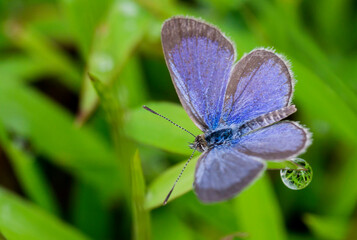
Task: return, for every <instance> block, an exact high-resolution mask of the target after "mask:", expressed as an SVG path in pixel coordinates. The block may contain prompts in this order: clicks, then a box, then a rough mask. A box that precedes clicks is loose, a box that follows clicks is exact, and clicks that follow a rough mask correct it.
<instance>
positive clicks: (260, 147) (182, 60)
mask: <svg viewBox="0 0 357 240" xmlns="http://www.w3.org/2000/svg"><path fill="white" fill-rule="evenodd" d="M161 37H162V46H163V51H164V55H165V60H166V64H167V66H168V69H169V71H170V75H171V78H172V81H173V83H174V86H175V89H176V92H177V94H178V96H179V99H180V101H181V104H182V106H183V107H184V109H185V110H186V112H187V113H188V115H189V117H190V118H191V119H192V121H193V122H194V123H195V124H196V126H197V127H198V128H199V129H201V130H202V132H203V134H201V135H199V136H197V137H196V138H195V142H194V143H193V144H191V148H193V149H195V150H198V151H200V152H202V154H201V156H200V157H199V160H198V162H197V165H196V171H195V178H194V184H193V185H194V191H195V193H196V194H197V196H198V198H199V199H200V200H201V201H203V202H206V203H210V202H218V201H223V200H226V199H229V198H232V197H234V196H235V195H237V194H238V193H239V192H241V191H242V190H243V189H244V188H246V187H247V186H248V185H250V184H252V182H253V181H254V180H255V179H257V178H258V177H259V176H260V175H261V174H262V172H263V171H264V170H265V168H266V160H286V159H291V158H293V157H295V156H297V155H299V154H301V153H302V152H304V151H305V150H306V148H307V147H308V145H310V143H311V134H310V133H309V131H308V130H307V129H306V128H304V127H302V126H301V125H300V124H298V123H297V122H292V121H282V122H279V121H280V120H282V119H284V118H286V117H287V116H289V115H291V114H293V113H294V112H295V111H296V108H295V106H294V105H291V98H292V96H293V91H294V79H293V76H292V73H291V72H290V70H289V66H288V64H287V63H286V61H285V60H284V58H282V57H281V56H279V55H277V54H275V53H274V52H273V51H271V50H268V49H256V50H253V51H252V52H250V53H249V54H247V55H245V56H243V57H242V59H240V60H239V61H238V62H235V60H236V53H235V49H234V47H233V45H232V43H231V42H230V41H229V40H228V39H227V38H226V37H225V36H224V35H223V34H222V32H221V31H220V30H219V29H217V28H216V27H214V26H212V25H210V24H207V23H204V22H202V21H200V20H197V19H193V18H186V17H173V18H171V19H169V20H167V21H166V22H165V23H164V25H163V27H162V31H161Z"/></svg>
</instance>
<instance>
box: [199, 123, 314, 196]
mask: <svg viewBox="0 0 357 240" xmlns="http://www.w3.org/2000/svg"><path fill="white" fill-rule="evenodd" d="M310 142H311V140H310V133H309V132H308V131H307V129H305V128H303V127H302V126H300V125H299V124H298V123H296V122H289V121H284V122H281V123H277V124H274V125H271V126H269V127H266V128H262V129H259V130H257V131H255V132H253V133H250V134H247V135H245V136H243V137H242V138H241V139H239V140H236V141H233V142H231V144H230V145H228V144H227V145H220V146H216V147H214V148H212V149H210V150H208V151H207V152H204V153H203V154H202V155H201V156H200V158H199V160H198V163H197V165H196V172H195V181H194V189H195V192H196V194H197V196H198V198H199V199H200V200H201V201H203V202H207V203H209V202H218V201H223V200H227V199H229V198H232V197H233V196H235V195H236V194H238V193H239V192H240V191H242V190H243V189H244V188H245V187H247V186H248V185H249V184H251V183H252V182H253V181H254V180H255V179H257V178H258V177H259V176H260V174H261V172H262V171H263V170H264V169H265V163H264V161H263V159H266V160H282V159H287V158H291V157H293V156H296V155H299V154H300V153H302V152H303V151H305V149H306V147H307V146H308V145H309V144H310Z"/></svg>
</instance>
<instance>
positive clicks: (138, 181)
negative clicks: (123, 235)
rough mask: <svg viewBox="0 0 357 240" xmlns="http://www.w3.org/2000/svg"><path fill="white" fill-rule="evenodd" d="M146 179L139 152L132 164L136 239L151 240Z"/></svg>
mask: <svg viewBox="0 0 357 240" xmlns="http://www.w3.org/2000/svg"><path fill="white" fill-rule="evenodd" d="M145 190H146V189H145V179H144V176H143V170H142V168H141V161H140V157H139V152H138V151H137V152H136V153H135V155H134V158H133V160H132V162H131V191H132V196H131V200H132V206H133V225H134V229H133V230H134V239H138V240H141V239H143V240H145V239H150V233H151V229H150V215H149V210H147V209H145V207H144V203H145Z"/></svg>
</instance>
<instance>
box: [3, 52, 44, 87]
mask: <svg viewBox="0 0 357 240" xmlns="http://www.w3.org/2000/svg"><path fill="white" fill-rule="evenodd" d="M46 73H50V72H48V68H47V67H46V66H45V64H43V63H42V62H39V61H35V60H34V59H31V58H30V57H28V56H26V55H22V54H21V55H20V54H18V55H15V54H13V55H11V56H9V57H3V58H2V59H1V60H0V75H1V78H2V79H1V81H8V79H13V80H16V81H28V80H33V79H34V78H35V77H38V76H41V75H44V74H46Z"/></svg>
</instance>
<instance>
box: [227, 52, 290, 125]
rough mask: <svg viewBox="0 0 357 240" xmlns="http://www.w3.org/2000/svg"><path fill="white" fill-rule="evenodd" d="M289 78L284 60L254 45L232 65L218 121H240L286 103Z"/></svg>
mask: <svg viewBox="0 0 357 240" xmlns="http://www.w3.org/2000/svg"><path fill="white" fill-rule="evenodd" d="M293 84H294V83H293V78H292V76H291V74H290V71H289V68H288V66H287V64H286V62H285V61H284V60H283V59H282V58H281V57H280V56H278V55H277V54H275V53H274V52H272V51H270V50H266V49H258V50H254V51H252V52H251V53H249V54H248V55H246V56H244V57H243V58H242V59H241V60H240V61H239V62H238V63H236V65H235V66H234V68H233V71H232V75H231V77H230V80H229V83H228V87H227V92H226V96H225V103H224V108H223V116H222V120H221V122H223V123H224V124H226V125H230V124H235V123H244V122H246V121H249V120H251V119H254V118H256V117H259V116H261V115H263V114H266V113H268V112H272V111H275V110H278V109H280V108H283V107H286V106H288V105H289V104H290V100H291V97H292V94H293Z"/></svg>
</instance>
